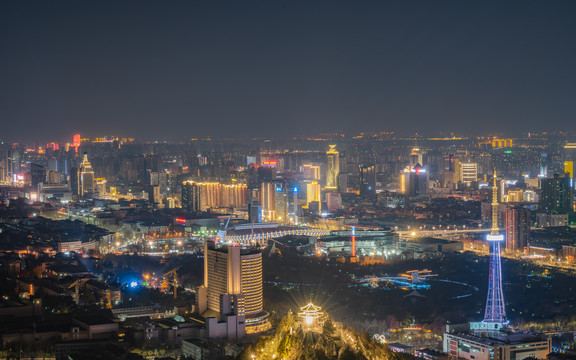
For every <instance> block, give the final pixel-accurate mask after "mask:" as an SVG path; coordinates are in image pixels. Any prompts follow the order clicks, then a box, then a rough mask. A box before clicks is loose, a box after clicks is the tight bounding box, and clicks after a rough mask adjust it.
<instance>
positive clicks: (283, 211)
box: [274, 182, 290, 223]
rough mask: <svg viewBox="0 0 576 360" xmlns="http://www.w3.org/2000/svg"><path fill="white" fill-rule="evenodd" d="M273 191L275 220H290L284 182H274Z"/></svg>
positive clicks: (286, 221)
mask: <svg viewBox="0 0 576 360" xmlns="http://www.w3.org/2000/svg"><path fill="white" fill-rule="evenodd" d="M275 191H276V193H275V194H274V200H275V202H276V205H275V207H274V208H275V210H276V221H278V222H281V223H288V222H289V221H290V215H289V214H290V198H289V196H288V189H287V187H286V183H284V182H276V186H275Z"/></svg>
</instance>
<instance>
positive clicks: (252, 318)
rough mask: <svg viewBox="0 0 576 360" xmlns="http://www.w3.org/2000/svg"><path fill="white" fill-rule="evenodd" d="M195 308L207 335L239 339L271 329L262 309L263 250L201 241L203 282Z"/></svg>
mask: <svg viewBox="0 0 576 360" xmlns="http://www.w3.org/2000/svg"><path fill="white" fill-rule="evenodd" d="M198 310H199V312H200V315H201V316H203V317H204V318H205V319H206V327H207V333H208V337H209V338H227V339H238V338H241V337H243V336H244V334H254V333H259V332H262V331H265V330H268V329H269V328H270V323H269V321H268V317H269V315H268V313H267V312H265V311H264V310H263V297H262V252H261V251H260V250H255V249H241V248H240V247H239V246H227V247H220V248H217V247H216V244H215V243H214V242H213V241H206V242H205V243H204V285H203V286H201V287H200V288H199V289H198Z"/></svg>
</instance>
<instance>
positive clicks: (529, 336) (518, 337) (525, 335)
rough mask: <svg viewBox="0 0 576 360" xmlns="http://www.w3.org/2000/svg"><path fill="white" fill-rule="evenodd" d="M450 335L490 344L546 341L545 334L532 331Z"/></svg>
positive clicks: (501, 344)
mask: <svg viewBox="0 0 576 360" xmlns="http://www.w3.org/2000/svg"><path fill="white" fill-rule="evenodd" d="M450 335H452V336H457V337H460V338H462V339H466V340H470V341H474V342H477V343H480V344H484V345H491V346H494V345H500V346H508V345H521V344H528V343H533V342H543V341H547V337H546V335H544V334H538V333H532V332H518V333H511V334H502V335H499V336H479V335H475V334H471V333H455V334H450Z"/></svg>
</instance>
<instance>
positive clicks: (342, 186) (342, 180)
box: [338, 173, 348, 193]
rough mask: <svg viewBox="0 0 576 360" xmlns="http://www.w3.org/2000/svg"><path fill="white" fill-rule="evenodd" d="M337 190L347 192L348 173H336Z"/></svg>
mask: <svg viewBox="0 0 576 360" xmlns="http://www.w3.org/2000/svg"><path fill="white" fill-rule="evenodd" d="M338 191H340V192H343V193H345V192H348V173H340V174H338Z"/></svg>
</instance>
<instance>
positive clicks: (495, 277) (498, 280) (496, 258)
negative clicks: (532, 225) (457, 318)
mask: <svg viewBox="0 0 576 360" xmlns="http://www.w3.org/2000/svg"><path fill="white" fill-rule="evenodd" d="M486 240H488V241H489V242H490V270H489V273H488V274H489V275H488V296H487V298H486V311H485V312H484V320H483V321H482V322H483V323H485V324H494V326H493V328H494V329H498V328H500V327H502V326H504V324H505V323H506V308H505V303H504V293H503V291H502V264H501V260H500V251H501V249H500V244H501V243H502V242H503V241H504V235H501V234H500V229H498V186H497V185H496V171H494V186H493V187H492V231H491V232H490V234H488V235H487V236H486Z"/></svg>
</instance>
